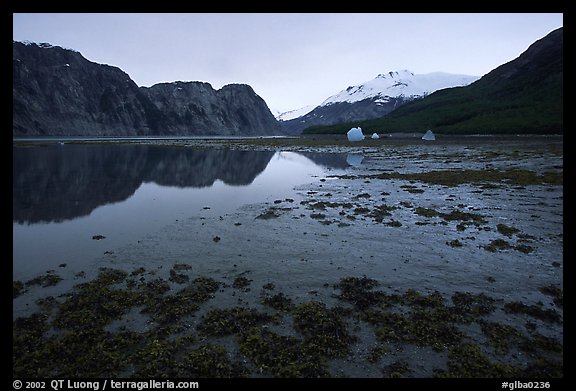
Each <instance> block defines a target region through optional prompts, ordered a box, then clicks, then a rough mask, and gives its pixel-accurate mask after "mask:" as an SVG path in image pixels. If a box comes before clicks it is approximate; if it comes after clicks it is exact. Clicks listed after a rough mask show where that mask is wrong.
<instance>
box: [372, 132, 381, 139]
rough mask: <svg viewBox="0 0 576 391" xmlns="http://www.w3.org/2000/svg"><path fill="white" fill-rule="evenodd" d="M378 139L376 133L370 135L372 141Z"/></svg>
mask: <svg viewBox="0 0 576 391" xmlns="http://www.w3.org/2000/svg"><path fill="white" fill-rule="evenodd" d="M379 138H380V136H378V133H372V140H378V139H379Z"/></svg>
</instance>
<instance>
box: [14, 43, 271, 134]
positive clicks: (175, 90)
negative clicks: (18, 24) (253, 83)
mask: <svg viewBox="0 0 576 391" xmlns="http://www.w3.org/2000/svg"><path fill="white" fill-rule="evenodd" d="M12 62H13V85H12V96H13V125H12V134H13V136H35V135H77V136H134V135H139V136H147V135H199V134H202V135H255V134H274V133H280V125H279V123H278V121H276V119H275V118H274V116H273V115H272V113H271V112H270V110H269V109H268V106H267V105H266V103H265V102H264V100H263V99H262V98H260V97H259V96H258V95H257V94H256V93H255V92H254V91H253V90H252V88H251V87H250V86H247V85H242V84H231V85H227V86H224V87H222V88H221V89H220V90H214V89H213V88H212V87H211V86H210V84H208V83H201V82H175V83H162V84H157V85H154V86H152V87H148V88H147V87H138V86H137V85H136V83H134V81H132V79H130V76H129V75H128V74H127V73H125V72H124V71H122V70H121V69H120V68H117V67H114V66H110V65H104V64H97V63H94V62H91V61H89V60H87V59H86V58H84V57H83V56H82V55H81V54H80V53H79V52H77V51H74V50H70V49H64V48H61V47H59V46H53V45H50V44H46V43H42V44H35V43H23V42H15V41H14V42H13V61H12Z"/></svg>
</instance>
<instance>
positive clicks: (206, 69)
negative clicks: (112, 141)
mask: <svg viewBox="0 0 576 391" xmlns="http://www.w3.org/2000/svg"><path fill="white" fill-rule="evenodd" d="M13 22H14V24H13V39H14V40H16V41H24V40H28V41H32V42H37V43H39V42H48V43H50V44H53V45H57V46H62V47H66V48H70V49H74V50H77V51H79V52H80V53H82V55H83V56H84V57H86V58H87V59H88V60H90V61H94V62H97V63H103V64H110V65H114V66H117V67H119V68H121V69H122V70H124V71H125V72H126V73H128V74H129V75H130V77H131V78H132V79H133V80H134V81H135V82H136V84H138V85H139V86H151V85H153V84H155V83H160V82H171V81H176V80H182V81H196V80H198V81H203V82H208V83H210V84H211V85H212V87H214V88H216V89H219V88H221V87H222V86H224V85H226V84H230V83H245V84H249V85H251V86H252V88H254V90H255V91H256V93H257V94H258V95H260V96H261V97H262V98H263V99H264V100H265V101H266V103H267V104H268V106H269V107H270V109H272V110H273V111H275V110H278V111H288V110H292V109H297V108H300V107H302V106H307V105H318V104H320V103H322V101H323V100H324V99H326V98H328V97H329V96H331V95H333V94H336V93H337V92H339V91H341V90H343V89H345V88H346V87H348V86H351V85H356V84H360V83H362V82H364V81H368V80H371V79H373V78H374V77H376V76H377V75H378V74H380V73H386V72H389V71H396V70H401V69H408V70H411V71H412V72H414V73H417V74H423V73H429V72H438V71H440V72H449V73H457V74H465V75H476V76H482V75H484V74H486V73H488V72H490V71H491V70H492V69H494V68H496V67H497V66H499V65H501V64H503V63H506V62H508V61H511V60H513V59H514V58H516V57H518V55H520V54H521V53H522V52H523V51H525V50H526V49H527V48H528V46H530V44H532V43H533V42H534V41H536V40H538V39H540V38H542V37H544V36H545V35H546V34H548V33H549V32H551V31H552V30H555V29H556V28H558V27H562V26H563V14H561V13H479V14H474V13H464V14H459V13H423V14H418V13H408V14H406V13H390V14H388V13H367V14H364V13H292V14H290V13H272V14H267V13H253V14H251V13H231V14H226V13H216V14H202V13H191V14H155V13H142V14H128V13H122V14H112V13H108V14H106V13H105V14H90V13H84V14H73V13H63V14H50V13H42V14H31V13H26V14H25V13H21V14H14V15H13Z"/></svg>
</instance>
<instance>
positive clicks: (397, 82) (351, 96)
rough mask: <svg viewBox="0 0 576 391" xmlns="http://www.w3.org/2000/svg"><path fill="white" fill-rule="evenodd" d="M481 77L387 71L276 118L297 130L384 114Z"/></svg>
mask: <svg viewBox="0 0 576 391" xmlns="http://www.w3.org/2000/svg"><path fill="white" fill-rule="evenodd" d="M479 78H480V77H479V76H470V75H457V74H451V73H445V72H433V73H427V74H422V75H417V74H414V73H413V72H411V71H409V70H406V69H404V70H401V71H395V72H388V73H383V74H380V75H378V76H376V78H374V79H372V80H370V81H367V82H365V83H362V84H360V85H357V86H350V87H348V88H346V89H344V90H342V91H340V92H339V93H337V94H335V95H332V96H330V97H329V98H327V99H326V100H324V102H322V103H321V104H320V105H318V106H316V107H315V108H314V109H313V110H309V109H305V108H303V109H305V110H303V109H299V110H298V111H297V112H304V113H305V114H303V115H300V116H297V117H295V116H294V115H292V116H285V117H283V115H284V113H283V114H281V115H280V116H276V118H277V119H279V120H280V121H281V124H282V127H283V128H284V129H285V130H287V131H288V132H290V133H294V134H297V133H300V132H301V131H302V130H303V129H305V128H307V127H309V126H313V125H331V124H335V123H339V122H349V121H358V120H366V119H371V118H377V117H381V116H383V115H386V114H388V113H389V112H391V111H392V110H394V109H395V108H397V107H398V106H400V105H402V104H403V103H406V102H408V101H410V100H414V99H419V98H423V97H425V96H426V95H428V94H431V93H433V92H434V91H437V90H440V89H444V88H451V87H460V86H465V85H468V84H470V83H473V82H474V81H476V80H478V79H479ZM295 112H296V111H295ZM288 113H291V112H288Z"/></svg>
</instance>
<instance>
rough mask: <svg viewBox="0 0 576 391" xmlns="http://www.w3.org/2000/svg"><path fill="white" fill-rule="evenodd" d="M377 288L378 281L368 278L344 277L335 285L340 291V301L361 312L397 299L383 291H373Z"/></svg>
mask: <svg viewBox="0 0 576 391" xmlns="http://www.w3.org/2000/svg"><path fill="white" fill-rule="evenodd" d="M376 286H378V281H376V280H374V279H371V278H368V277H366V276H364V277H361V278H358V277H344V278H342V279H340V282H338V283H337V284H335V285H334V287H335V288H339V289H340V294H339V295H337V296H336V297H337V298H338V299H339V300H342V301H346V302H348V303H351V304H353V305H354V306H355V307H356V308H357V309H359V310H364V309H366V308H369V307H371V306H374V305H377V304H381V303H384V302H385V301H387V300H390V299H394V298H395V297H391V296H387V295H386V294H384V292H381V291H373V290H372V289H373V288H374V287H376Z"/></svg>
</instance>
